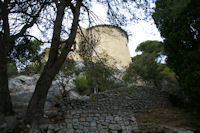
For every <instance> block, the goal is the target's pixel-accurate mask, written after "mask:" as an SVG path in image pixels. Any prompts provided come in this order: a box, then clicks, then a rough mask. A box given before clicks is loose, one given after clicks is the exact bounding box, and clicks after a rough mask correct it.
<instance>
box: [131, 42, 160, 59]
mask: <svg viewBox="0 0 200 133" xmlns="http://www.w3.org/2000/svg"><path fill="white" fill-rule="evenodd" d="M135 51H136V52H142V53H154V54H156V55H157V56H160V55H161V54H163V44H162V42H160V41H145V42H142V43H140V44H139V45H138V46H137V48H136V50H135Z"/></svg>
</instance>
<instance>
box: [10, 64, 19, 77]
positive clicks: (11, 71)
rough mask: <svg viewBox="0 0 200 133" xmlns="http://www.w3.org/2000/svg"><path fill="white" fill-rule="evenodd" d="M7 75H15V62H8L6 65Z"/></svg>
mask: <svg viewBox="0 0 200 133" xmlns="http://www.w3.org/2000/svg"><path fill="white" fill-rule="evenodd" d="M7 71H8V76H13V75H17V74H18V71H17V66H16V64H15V63H8V65H7Z"/></svg>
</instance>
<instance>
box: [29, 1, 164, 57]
mask: <svg viewBox="0 0 200 133" xmlns="http://www.w3.org/2000/svg"><path fill="white" fill-rule="evenodd" d="M91 10H92V11H93V12H94V13H95V14H96V15H97V16H98V18H99V20H100V21H99V22H96V23H97V24H109V23H108V21H107V19H106V9H105V8H104V7H103V6H102V5H100V4H96V3H95V2H94V3H93V8H92V9H91ZM80 26H81V27H84V28H87V26H88V23H87V22H85V23H84V22H80ZM122 29H124V30H125V31H127V30H128V31H129V33H130V34H131V35H130V36H129V43H128V47H129V52H130V55H131V57H133V56H135V55H136V54H137V53H135V49H136V47H137V46H138V45H139V44H140V43H141V42H144V41H147V40H159V41H162V38H161V36H160V33H159V31H158V29H157V28H156V25H155V24H154V22H153V19H152V20H150V21H148V22H147V21H144V20H140V21H138V22H137V23H136V22H130V23H129V24H128V26H127V27H122ZM31 34H32V35H36V36H37V35H40V32H39V31H38V30H37V28H36V26H33V28H32V29H31ZM46 46H47V47H49V45H46Z"/></svg>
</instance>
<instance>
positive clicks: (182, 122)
mask: <svg viewBox="0 0 200 133" xmlns="http://www.w3.org/2000/svg"><path fill="white" fill-rule="evenodd" d="M135 117H136V119H137V122H138V123H148V124H151V125H166V126H171V127H177V128H184V129H188V130H189V129H192V130H196V131H200V116H198V115H196V114H195V113H191V112H190V111H186V110H184V109H179V108H159V109H149V110H146V111H144V112H137V113H135Z"/></svg>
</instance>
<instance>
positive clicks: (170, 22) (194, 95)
mask: <svg viewBox="0 0 200 133" xmlns="http://www.w3.org/2000/svg"><path fill="white" fill-rule="evenodd" d="M199 12H200V3H199V1H198V0H182V1H179V0H174V1H171V0H158V1H157V2H156V9H155V13H154V14H153V18H154V20H155V22H156V25H157V27H158V29H159V30H160V32H161V35H162V36H163V37H164V39H165V40H164V50H165V53H166V55H167V64H168V65H169V66H170V68H171V69H172V70H173V71H174V72H175V74H176V76H177V79H178V81H179V84H180V86H181V87H182V88H183V90H184V92H185V94H186V95H187V96H188V98H189V101H188V103H189V104H190V105H194V107H198V110H199V103H200V65H199V61H200V60H199V59H200V45H199V44H200V36H199V33H200V19H199V18H200V15H199Z"/></svg>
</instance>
